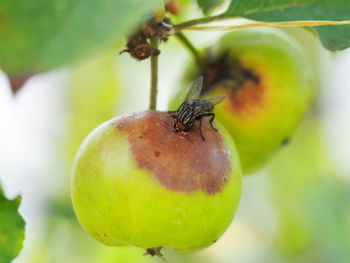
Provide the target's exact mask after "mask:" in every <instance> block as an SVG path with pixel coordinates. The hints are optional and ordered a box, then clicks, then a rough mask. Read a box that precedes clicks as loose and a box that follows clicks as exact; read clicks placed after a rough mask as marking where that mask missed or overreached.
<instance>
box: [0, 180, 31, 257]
mask: <svg viewBox="0 0 350 263" xmlns="http://www.w3.org/2000/svg"><path fill="white" fill-rule="evenodd" d="M20 202H21V197H20V196H17V197H16V198H15V199H13V200H8V199H6V197H5V196H4V193H3V191H2V188H1V186H0V263H9V262H11V261H12V259H14V258H15V257H16V256H17V255H18V253H19V252H20V250H21V249H22V243H23V240H24V224H25V223H24V220H23V219H22V217H21V216H20V214H19V213H18V211H17V210H18V207H19V204H20Z"/></svg>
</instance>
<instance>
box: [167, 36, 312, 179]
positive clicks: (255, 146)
mask: <svg viewBox="0 0 350 263" xmlns="http://www.w3.org/2000/svg"><path fill="white" fill-rule="evenodd" d="M204 54H206V55H205V56H204V59H203V63H202V65H201V69H199V70H198V67H195V66H194V65H191V66H190V67H189V68H188V69H187V70H186V73H185V82H186V85H184V89H183V90H181V91H180V92H179V93H178V94H177V95H176V96H175V97H174V99H173V100H172V102H171V103H170V109H174V108H175V109H176V108H177V107H178V105H179V104H180V103H181V102H182V100H183V98H184V96H185V94H186V92H187V89H188V85H187V83H190V82H191V81H193V80H194V79H195V78H197V77H198V76H199V75H202V76H204V87H203V91H204V92H203V94H202V96H207V95H208V96H210V95H213V94H222V93H223V94H226V95H227V98H226V99H225V100H224V101H223V102H221V103H220V104H218V105H217V106H216V107H215V109H214V113H216V118H217V120H219V121H220V123H222V124H223V125H224V126H225V128H226V129H227V130H228V131H229V133H230V134H231V135H232V137H233V139H234V141H235V143H236V147H237V150H238V153H239V155H240V159H241V164H242V169H243V173H244V174H249V173H252V172H255V171H256V170H257V169H259V168H260V167H261V166H262V164H264V163H265V162H266V160H267V159H268V158H269V156H271V155H272V153H273V152H274V151H275V150H276V149H278V148H279V146H280V145H284V142H285V141H287V140H288V137H289V136H290V135H291V133H292V132H293V131H294V130H295V128H296V127H297V126H298V124H299V123H300V122H301V120H302V119H303V116H304V115H305V113H306V111H307V110H308V109H309V108H310V106H311V105H312V102H313V101H314V97H315V86H316V80H315V73H314V71H313V68H312V65H311V63H310V61H309V60H308V59H307V58H306V56H305V54H304V53H303V50H302V48H301V47H299V45H298V43H296V42H295V40H293V39H292V38H291V37H289V36H288V35H287V34H285V33H284V32H282V31H280V30H278V29H264V30H263V29H242V30H237V31H233V32H230V33H228V34H226V35H224V36H223V37H222V38H221V39H219V40H218V42H217V43H216V44H215V45H214V46H212V47H210V48H209V49H207V50H205V51H204ZM232 72H235V73H233V74H235V76H236V79H235V80H236V81H237V79H238V81H237V82H236V83H234V82H232V77H231V76H232V75H231V76H228V75H229V74H232ZM215 78H216V79H215ZM239 78H241V79H239ZM213 79H214V80H213ZM230 81H231V82H230Z"/></svg>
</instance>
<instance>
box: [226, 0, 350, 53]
mask: <svg viewBox="0 0 350 263" xmlns="http://www.w3.org/2000/svg"><path fill="white" fill-rule="evenodd" d="M226 14H228V15H237V16H243V17H245V18H248V19H252V20H257V21H264V22H277V21H296V20H334V21H341V20H350V1H348V0H300V1H295V0H266V1H261V0H250V1H245V0H234V1H232V2H231V4H230V6H229V7H228V9H227V11H226ZM314 29H315V30H316V32H317V33H318V35H319V36H320V39H321V41H322V43H323V45H324V46H325V47H326V48H328V49H330V50H332V51H336V50H342V49H345V48H347V47H349V46H350V25H341V26H318V27H314Z"/></svg>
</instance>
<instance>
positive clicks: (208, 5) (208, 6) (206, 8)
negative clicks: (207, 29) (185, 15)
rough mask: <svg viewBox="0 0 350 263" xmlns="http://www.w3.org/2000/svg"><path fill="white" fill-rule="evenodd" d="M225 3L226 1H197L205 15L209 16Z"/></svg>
mask: <svg viewBox="0 0 350 263" xmlns="http://www.w3.org/2000/svg"><path fill="white" fill-rule="evenodd" d="M223 2H224V0H197V3H198V5H199V7H200V8H201V9H202V10H203V13H204V14H209V13H210V12H211V11H213V9H215V8H216V7H219V6H220V5H222V3H223Z"/></svg>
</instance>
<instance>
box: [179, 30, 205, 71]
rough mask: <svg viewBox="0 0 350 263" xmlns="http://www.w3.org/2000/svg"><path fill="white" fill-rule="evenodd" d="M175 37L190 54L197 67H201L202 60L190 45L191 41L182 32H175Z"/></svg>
mask: <svg viewBox="0 0 350 263" xmlns="http://www.w3.org/2000/svg"><path fill="white" fill-rule="evenodd" d="M175 36H176V37H177V39H178V40H180V42H181V43H182V44H183V45H184V46H185V47H187V49H188V50H189V51H190V52H191V54H192V55H193V57H194V59H195V61H196V63H197V66H198V67H199V68H200V67H201V65H202V58H201V56H200V54H199V53H198V51H197V49H196V48H195V47H194V46H193V45H192V43H191V41H190V40H189V39H188V38H187V37H186V36H185V35H184V34H183V33H182V32H177V33H176V34H175Z"/></svg>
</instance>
